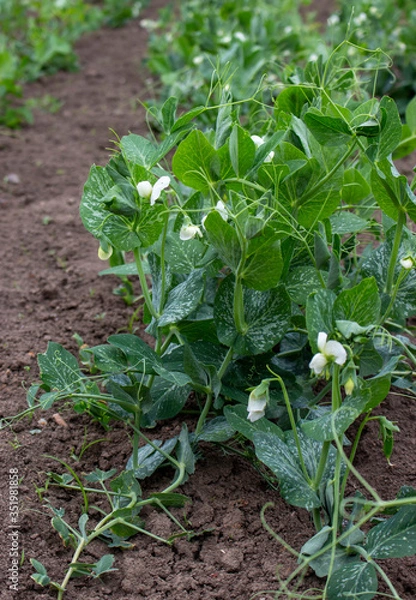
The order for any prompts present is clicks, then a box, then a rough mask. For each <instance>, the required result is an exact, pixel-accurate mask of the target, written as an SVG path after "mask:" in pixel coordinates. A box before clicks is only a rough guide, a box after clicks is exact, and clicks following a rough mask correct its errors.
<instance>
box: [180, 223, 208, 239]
mask: <svg viewBox="0 0 416 600" xmlns="http://www.w3.org/2000/svg"><path fill="white" fill-rule="evenodd" d="M196 235H199V237H202V233H201V230H200V229H199V227H198V225H182V227H181V230H180V232H179V237H180V238H181V240H183V241H187V240H192V239H193V238H194V237H195V236H196Z"/></svg>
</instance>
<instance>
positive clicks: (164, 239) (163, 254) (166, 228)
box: [159, 213, 169, 315]
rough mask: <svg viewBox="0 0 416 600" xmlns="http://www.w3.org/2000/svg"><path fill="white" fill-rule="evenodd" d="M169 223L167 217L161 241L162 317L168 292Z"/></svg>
mask: <svg viewBox="0 0 416 600" xmlns="http://www.w3.org/2000/svg"><path fill="white" fill-rule="evenodd" d="M167 214H168V213H167ZM168 223H169V219H168V218H167V216H166V218H165V225H164V227H163V232H162V241H161V246H160V276H161V283H160V299H159V314H160V315H161V314H162V312H163V307H164V304H165V292H166V281H165V279H166V265H165V245H166V235H167V232H168Z"/></svg>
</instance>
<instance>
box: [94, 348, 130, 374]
mask: <svg viewBox="0 0 416 600" xmlns="http://www.w3.org/2000/svg"><path fill="white" fill-rule="evenodd" d="M87 351H88V352H89V353H90V354H92V355H93V357H94V364H95V366H96V367H97V369H99V370H100V371H103V372H104V373H120V372H124V371H126V370H127V359H126V356H125V354H124V353H123V352H122V351H121V350H119V348H116V347H115V346H110V345H108V344H101V345H100V346H94V347H93V348H88V350H87Z"/></svg>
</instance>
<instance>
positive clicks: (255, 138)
mask: <svg viewBox="0 0 416 600" xmlns="http://www.w3.org/2000/svg"><path fill="white" fill-rule="evenodd" d="M251 139H252V140H253V142H254V145H255V146H256V148H260V146H262V145H263V144H264V143H265V141H264V139H263V138H262V137H260V136H259V135H252V136H251ZM273 156H274V152H273V150H272V151H271V152H269V154H268V155H267V156H266V158H265V159H264V162H265V163H267V162H272V160H273Z"/></svg>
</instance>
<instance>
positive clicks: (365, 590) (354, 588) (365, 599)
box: [326, 558, 378, 600]
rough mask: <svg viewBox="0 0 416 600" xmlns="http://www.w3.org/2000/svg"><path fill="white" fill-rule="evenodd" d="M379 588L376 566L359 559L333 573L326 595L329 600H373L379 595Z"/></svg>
mask: <svg viewBox="0 0 416 600" xmlns="http://www.w3.org/2000/svg"><path fill="white" fill-rule="evenodd" d="M377 587H378V581H377V572H376V570H375V568H374V566H373V565H372V564H371V563H368V562H362V561H361V560H360V559H358V558H357V559H355V560H354V561H351V562H348V563H347V564H345V565H343V566H342V567H340V568H339V569H336V570H335V571H333V573H332V575H331V577H330V579H329V581H328V584H327V587H326V594H327V598H328V600H351V599H352V598H359V599H360V600H371V599H372V598H374V596H375V595H376V593H377Z"/></svg>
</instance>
